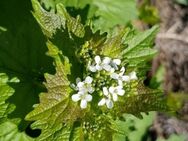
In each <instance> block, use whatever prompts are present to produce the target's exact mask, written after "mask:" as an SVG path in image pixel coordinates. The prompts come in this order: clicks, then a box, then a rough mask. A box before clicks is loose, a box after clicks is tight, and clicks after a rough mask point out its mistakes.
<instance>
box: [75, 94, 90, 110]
mask: <svg viewBox="0 0 188 141" xmlns="http://www.w3.org/2000/svg"><path fill="white" fill-rule="evenodd" d="M72 100H73V101H74V102H77V101H79V100H81V102H80V107H81V108H82V109H85V108H86V107H87V102H90V101H91V100H92V95H90V94H88V93H84V92H83V91H81V92H78V93H77V94H73V95H72Z"/></svg>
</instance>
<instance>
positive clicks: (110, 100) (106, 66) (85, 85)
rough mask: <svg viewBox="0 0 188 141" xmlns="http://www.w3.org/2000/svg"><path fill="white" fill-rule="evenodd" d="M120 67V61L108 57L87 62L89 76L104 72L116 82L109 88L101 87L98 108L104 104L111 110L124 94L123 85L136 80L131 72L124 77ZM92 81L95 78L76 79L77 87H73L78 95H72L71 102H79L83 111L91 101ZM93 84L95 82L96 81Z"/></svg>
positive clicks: (122, 69) (97, 57)
mask: <svg viewBox="0 0 188 141" xmlns="http://www.w3.org/2000/svg"><path fill="white" fill-rule="evenodd" d="M120 66H121V60H120V59H112V58H110V57H104V58H102V59H101V57H100V56H95V58H94V61H93V62H89V64H88V70H89V71H90V72H91V75H92V73H100V71H104V72H106V75H108V76H109V78H110V79H113V80H115V82H116V83H115V84H112V85H111V86H105V85H103V86H102V88H101V91H102V93H103V95H102V99H101V100H100V101H99V102H98V106H103V105H105V104H106V106H107V108H109V109H111V108H113V106H114V102H116V101H118V96H123V95H124V94H125V90H124V89H123V85H124V83H125V82H129V81H131V80H136V79H137V76H136V72H134V71H133V72H131V73H130V74H129V75H125V68H124V67H121V68H120ZM93 79H97V78H92V77H91V76H87V77H86V78H85V80H84V81H82V82H81V80H80V79H77V82H76V83H77V85H76V86H75V85H73V87H74V89H75V90H76V91H78V93H76V94H73V95H72V100H73V101H75V102H77V101H79V100H80V101H81V103H80V107H81V108H83V109H84V108H86V107H87V102H90V101H92V95H91V94H92V93H93V92H95V90H96V89H95V88H94V87H93V86H96V85H94V84H92V83H93V82H94V81H93ZM95 82H97V80H96V81H95Z"/></svg>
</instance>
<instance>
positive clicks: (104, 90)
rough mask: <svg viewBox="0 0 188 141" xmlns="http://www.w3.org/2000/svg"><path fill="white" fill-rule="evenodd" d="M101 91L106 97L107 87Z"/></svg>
mask: <svg viewBox="0 0 188 141" xmlns="http://www.w3.org/2000/svg"><path fill="white" fill-rule="evenodd" d="M102 91H103V94H104V95H106V96H107V95H108V89H107V87H103V88H102Z"/></svg>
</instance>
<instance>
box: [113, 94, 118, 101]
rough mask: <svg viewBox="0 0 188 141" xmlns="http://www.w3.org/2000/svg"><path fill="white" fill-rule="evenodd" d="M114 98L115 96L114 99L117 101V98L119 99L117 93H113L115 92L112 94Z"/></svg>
mask: <svg viewBox="0 0 188 141" xmlns="http://www.w3.org/2000/svg"><path fill="white" fill-rule="evenodd" d="M112 98H113V100H114V101H117V100H118V96H117V94H115V93H113V94H112Z"/></svg>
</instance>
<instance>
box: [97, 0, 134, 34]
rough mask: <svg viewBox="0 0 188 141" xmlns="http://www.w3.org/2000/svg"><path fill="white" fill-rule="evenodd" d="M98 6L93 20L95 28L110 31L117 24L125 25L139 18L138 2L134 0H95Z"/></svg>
mask: <svg viewBox="0 0 188 141" xmlns="http://www.w3.org/2000/svg"><path fill="white" fill-rule="evenodd" d="M93 5H94V6H96V7H97V10H96V12H95V16H96V17H99V18H98V19H96V18H95V19H94V20H93V25H94V29H95V30H96V29H97V30H98V29H100V30H102V31H108V30H109V29H110V28H112V27H114V26H115V25H125V24H127V22H129V21H130V20H134V19H136V18H137V10H136V2H135V1H134V0H116V1H113V2H112V1H111V0H94V1H93Z"/></svg>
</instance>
